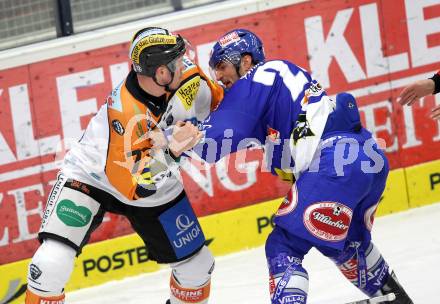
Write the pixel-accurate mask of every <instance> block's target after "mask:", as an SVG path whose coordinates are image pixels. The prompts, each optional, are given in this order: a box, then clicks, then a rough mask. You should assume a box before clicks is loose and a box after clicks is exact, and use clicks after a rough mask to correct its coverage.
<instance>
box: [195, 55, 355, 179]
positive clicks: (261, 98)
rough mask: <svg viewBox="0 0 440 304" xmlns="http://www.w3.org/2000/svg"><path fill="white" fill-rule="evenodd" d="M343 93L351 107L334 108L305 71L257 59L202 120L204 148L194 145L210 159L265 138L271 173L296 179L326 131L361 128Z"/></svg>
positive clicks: (281, 62) (348, 98) (343, 101)
mask: <svg viewBox="0 0 440 304" xmlns="http://www.w3.org/2000/svg"><path fill="white" fill-rule="evenodd" d="M346 95H347V96H346V98H345V97H344V98H341V99H340V100H341V103H345V104H346V105H347V104H348V103H349V102H350V101H353V104H352V107H351V108H350V107H348V106H341V107H339V108H338V109H340V110H337V111H335V108H336V102H335V101H333V100H332V99H330V98H329V97H328V96H327V95H326V93H325V91H324V90H323V89H322V88H321V86H320V85H319V84H318V83H317V81H316V80H314V79H313V78H312V77H311V76H310V75H309V74H308V73H307V72H306V71H305V70H303V69H301V68H299V67H298V66H296V65H294V64H292V63H290V62H287V61H282V60H274V61H267V62H265V63H260V64H258V65H256V66H255V67H254V68H253V69H252V70H250V71H249V72H248V73H247V74H246V75H245V76H243V77H242V78H241V79H240V80H238V81H237V82H236V83H235V84H234V85H233V86H232V88H231V90H229V91H228V92H227V94H226V96H225V98H224V100H223V101H222V103H221V105H220V107H219V109H218V110H217V111H215V112H213V113H212V114H211V116H210V117H209V118H208V119H207V121H206V122H205V123H204V132H205V139H206V142H205V146H204V150H203V153H202V151H201V146H202V145H199V146H196V148H195V149H194V150H195V151H196V152H197V153H198V154H200V155H202V158H204V159H206V160H207V161H209V162H213V161H217V160H218V159H220V158H221V157H222V156H225V155H226V154H228V153H230V152H234V151H236V150H240V149H243V148H246V146H247V145H249V144H250V143H251V142H252V141H254V142H255V141H257V142H258V143H261V144H263V145H264V143H265V142H266V156H267V158H268V159H267V161H268V165H269V166H270V168H271V170H272V172H273V173H277V174H278V175H282V177H286V173H287V174H288V173H289V172H292V171H293V172H292V173H294V175H295V177H296V178H298V177H299V175H300V174H301V172H303V171H305V170H306V169H307V168H309V166H310V164H311V162H312V159H313V157H314V155H315V151H316V150H317V148H318V145H319V144H320V142H321V139H323V138H324V135H325V134H331V133H334V131H351V130H354V129H358V128H360V121H359V113H358V111H357V107H356V105H355V103H354V100H353V99H351V98H352V97H351V96H348V94H346ZM341 96H343V95H341ZM351 110H352V113H350V111H351ZM347 111H348V113H347ZM329 117H331V119H329ZM226 129H232V132H230V131H225V130H226ZM266 138H267V140H266ZM212 140H215V141H216V142H217V147H215V146H214V145H212V144H210V141H212ZM222 141H223V144H222ZM213 147H214V149H213ZM220 147H221V148H220ZM213 150H214V151H213Z"/></svg>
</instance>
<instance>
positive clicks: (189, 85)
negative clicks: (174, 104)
mask: <svg viewBox="0 0 440 304" xmlns="http://www.w3.org/2000/svg"><path fill="white" fill-rule="evenodd" d="M200 81H201V78H200V76H199V75H197V76H195V77H192V78H191V79H189V80H188V81H186V82H185V83H183V84H182V85H181V86H180V88H179V89H178V90H177V92H176V95H177V97H179V99H180V101H181V102H182V105H183V107H184V108H185V110H187V111H188V110H189V109H190V108H191V107H192V106H193V103H194V101H195V99H196V96H197V93H198V92H199V88H200Z"/></svg>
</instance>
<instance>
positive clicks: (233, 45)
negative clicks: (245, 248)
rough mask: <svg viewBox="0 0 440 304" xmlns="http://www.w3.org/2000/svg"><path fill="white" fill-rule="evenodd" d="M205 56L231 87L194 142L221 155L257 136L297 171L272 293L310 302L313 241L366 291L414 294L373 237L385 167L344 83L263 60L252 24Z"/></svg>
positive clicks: (270, 244)
mask: <svg viewBox="0 0 440 304" xmlns="http://www.w3.org/2000/svg"><path fill="white" fill-rule="evenodd" d="M209 64H210V67H211V68H212V69H213V70H214V72H215V76H216V79H217V80H218V81H221V82H222V83H223V84H224V86H225V87H226V88H227V93H226V95H225V98H224V99H223V101H222V103H221V104H220V106H219V108H218V109H217V110H216V111H215V112H213V113H212V114H211V116H210V118H208V119H207V121H205V123H204V125H203V133H204V134H203V135H204V140H203V141H202V142H201V143H199V144H198V145H197V146H195V147H194V149H193V151H194V152H196V153H197V154H198V155H199V156H201V157H202V158H203V159H205V160H206V161H208V162H215V161H217V160H218V159H220V158H221V157H223V156H224V155H226V154H228V153H230V152H234V151H237V150H242V149H245V148H246V147H248V146H249V145H251V144H253V143H255V142H257V143H260V144H261V145H264V146H265V154H266V159H267V163H268V166H269V167H270V169H271V171H272V172H273V173H274V174H277V175H280V176H281V177H283V178H284V179H288V178H286V177H289V176H291V179H292V181H294V180H296V182H294V183H293V185H292V188H291V190H290V191H289V193H288V194H287V196H286V197H285V199H284V201H283V203H282V204H281V206H280V207H279V209H278V211H277V212H276V217H275V223H276V226H275V228H274V229H273V231H272V233H271V234H270V235H269V237H268V239H267V241H266V258H267V262H268V267H269V274H270V295H271V301H272V303H273V304H275V303H277V304H282V303H296V304H300V303H301V304H304V303H306V302H307V294H308V282H309V277H308V274H307V271H306V269H304V267H303V265H302V261H303V258H304V256H305V255H306V254H307V253H308V252H309V250H310V249H311V248H312V247H315V248H316V249H317V250H319V251H320V252H321V253H322V254H324V255H325V256H327V257H329V258H330V259H331V260H333V261H334V263H335V264H336V266H337V267H338V268H339V270H340V271H341V272H342V273H343V275H344V276H345V277H346V278H347V279H348V280H350V282H352V283H353V284H354V285H355V286H356V287H357V288H359V289H360V290H361V291H363V292H364V293H365V294H367V295H368V296H369V297H378V296H383V295H387V294H388V295H389V296H388V297H387V296H385V297H383V298H384V299H386V301H388V302H387V303H390V302H391V303H398V304H410V303H413V302H412V301H411V299H410V298H409V296H408V295H407V294H406V292H405V291H404V289H403V288H402V286H401V285H400V284H399V283H398V281H397V279H396V276H395V274H394V273H393V272H390V271H389V267H388V264H387V263H386V261H385V260H384V258H383V257H382V255H381V254H380V252H379V251H378V249H377V247H376V246H375V245H374V244H373V243H372V242H371V228H372V225H373V220H374V214H375V211H376V209H377V206H378V204H379V201H380V199H381V196H382V193H383V191H384V188H385V183H386V179H387V175H388V171H389V167H388V162H387V159H386V157H385V155H384V153H383V152H382V151H381V150H380V149H379V148H378V146H377V143H376V141H375V140H374V139H373V138H372V135H371V133H370V132H368V131H367V130H366V129H364V128H363V127H362V125H361V122H360V117H359V111H358V108H357V105H356V101H355V99H354V98H353V97H352V96H351V95H349V94H345V93H343V94H339V95H337V97H336V101H333V100H332V99H330V98H329V97H328V96H327V95H326V93H325V91H324V90H323V89H322V88H321V86H320V85H319V83H318V82H317V81H316V80H314V79H313V78H312V77H311V76H310V74H309V73H308V72H306V71H305V70H303V69H302V68H300V67H298V66H296V65H294V64H292V63H290V62H288V61H284V60H272V61H265V56H264V51H263V46H262V43H261V40H260V39H259V38H258V37H257V36H256V35H254V34H253V33H251V32H249V31H247V30H242V29H237V30H234V31H231V32H229V33H226V34H225V35H224V36H223V37H221V38H220V39H219V41H218V42H217V43H216V44H215V45H214V48H213V51H212V55H211V58H210V63H209ZM195 136H197V137H199V136H200V134H188V138H194V137H195ZM186 148H187V147H185V148H184V149H186ZM184 149H181V150H184ZM171 151H172V152H173V153H174V154H175V156H178V154H180V152H179V151H177V152H176V149H174V150H171ZM192 154H194V153H192ZM393 293H394V296H391V295H392V294H393Z"/></svg>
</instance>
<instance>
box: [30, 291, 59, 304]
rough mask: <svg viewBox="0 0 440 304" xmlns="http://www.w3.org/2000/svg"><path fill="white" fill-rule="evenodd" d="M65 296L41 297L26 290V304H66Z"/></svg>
mask: <svg viewBox="0 0 440 304" xmlns="http://www.w3.org/2000/svg"><path fill="white" fill-rule="evenodd" d="M65 297H66V296H65V295H64V294H61V295H59V296H51V297H43V296H39V295H37V294H35V293H33V292H32V291H30V290H29V289H27V290H26V297H25V300H24V303H25V304H64V299H65Z"/></svg>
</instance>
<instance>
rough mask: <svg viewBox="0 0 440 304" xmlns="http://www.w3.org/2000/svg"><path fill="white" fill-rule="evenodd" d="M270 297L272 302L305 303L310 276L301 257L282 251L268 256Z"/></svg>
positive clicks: (274, 303) (278, 303)
mask: <svg viewBox="0 0 440 304" xmlns="http://www.w3.org/2000/svg"><path fill="white" fill-rule="evenodd" d="M267 260H268V265H269V273H270V281H269V287H270V297H271V300H272V304H280V303H289V304H305V303H306V302H307V292H308V289H309V276H308V274H307V271H306V270H305V269H304V268H303V267H302V265H301V259H300V258H297V257H293V256H289V255H287V254H285V253H280V254H278V255H277V256H276V257H274V258H269V257H268V259H267Z"/></svg>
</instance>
